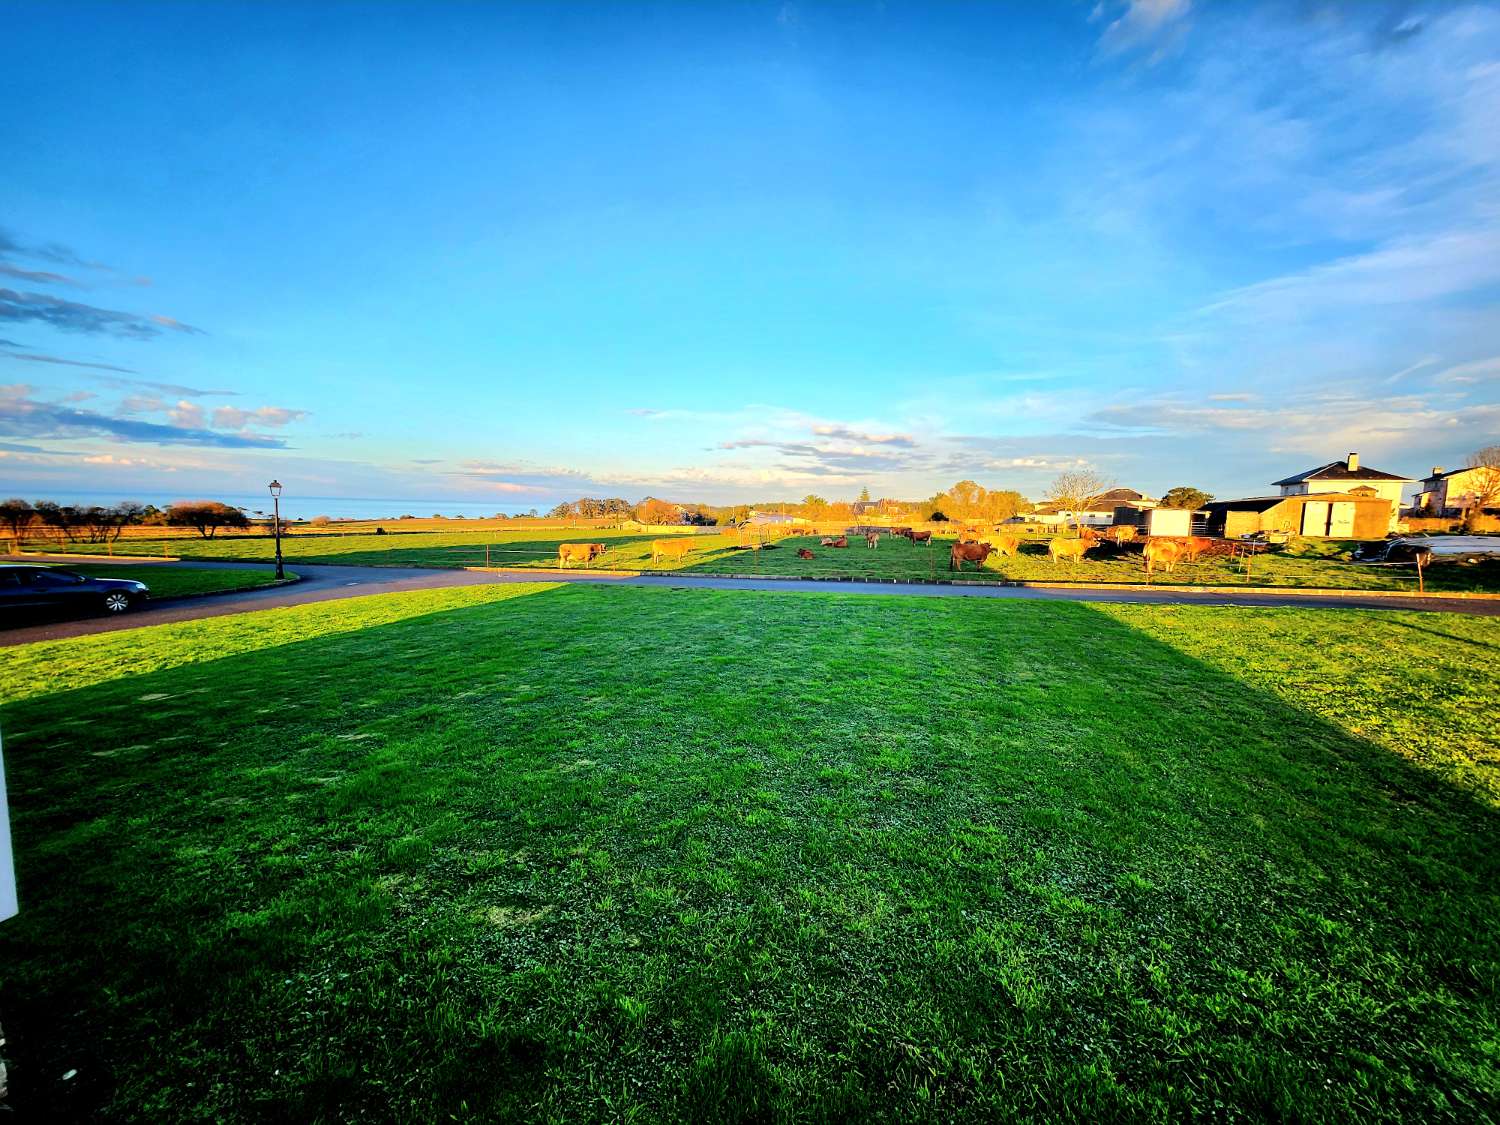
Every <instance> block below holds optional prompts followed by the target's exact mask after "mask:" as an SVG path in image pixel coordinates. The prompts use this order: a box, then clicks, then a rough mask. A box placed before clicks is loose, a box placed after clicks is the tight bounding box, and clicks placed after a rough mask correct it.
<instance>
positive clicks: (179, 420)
mask: <svg viewBox="0 0 1500 1125" xmlns="http://www.w3.org/2000/svg"><path fill="white" fill-rule="evenodd" d="M167 420H168V421H169V422H171V423H172V425H174V426H181V427H182V428H183V429H187V430H201V429H203V407H201V406H199V405H198V404H197V403H196V402H189V401H188V400H187V399H185V398H184V399H178V401H177V405H176V406H174V407H172V409H171V410H168V411H167Z"/></svg>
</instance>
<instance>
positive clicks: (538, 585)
mask: <svg viewBox="0 0 1500 1125" xmlns="http://www.w3.org/2000/svg"><path fill="white" fill-rule="evenodd" d="M550 588H551V584H549V583H544V582H520V583H506V584H503V585H502V584H496V585H494V586H458V587H453V588H451V589H446V590H421V591H415V592H412V593H404V594H372V595H369V596H367V597H361V598H343V599H338V600H336V601H327V602H313V603H311V604H308V605H299V606H284V607H279V608H275V609H265V610H256V611H254V612H251V613H242V614H233V615H230V616H225V617H214V618H208V619H205V620H201V621H179V622H173V623H170V624H166V625H147V626H143V627H141V628H138V629H130V630H127V631H125V632H120V633H97V634H93V635H91V636H83V637H71V638H67V639H64V640H56V641H38V642H36V643H34V644H28V645H15V646H11V647H8V648H3V649H0V702H13V701H15V700H18V699H27V698H30V697H32V696H35V695H45V694H48V693H52V692H58V691H71V690H74V689H76V688H81V687H88V686H90V685H92V684H97V683H101V682H104V681H106V680H112V679H118V678H120V677H122V676H139V675H144V674H146V673H148V672H155V671H159V670H161V669H163V668H175V667H178V666H180V665H183V664H199V663H203V662H205V661H210V660H220V659H223V658H225V657H228V656H235V655H239V654H243V653H249V652H255V651H258V650H260V649H266V648H274V647H277V646H279V645H287V644H292V643H294V642H297V641H304V640H308V639H311V638H315V637H325V636H328V635H330V634H335V633H351V632H358V631H360V630H362V629H369V628H372V627H375V626H379V625H386V624H390V623H391V622H394V621H403V620H406V619H408V618H412V617H420V616H422V615H423V614H429V613H442V612H444V611H446V610H450V609H461V608H463V607H465V606H475V605H484V604H487V603H490V602H500V601H505V600H506V599H508V598H519V597H525V596H527V595H528V594H535V593H539V592H540V591H543V590H547V589H550Z"/></svg>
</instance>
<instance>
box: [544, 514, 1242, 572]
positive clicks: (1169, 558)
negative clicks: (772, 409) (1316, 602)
mask: <svg viewBox="0 0 1500 1125" xmlns="http://www.w3.org/2000/svg"><path fill="white" fill-rule="evenodd" d="M853 530H854V531H855V532H856V534H855V536H854V537H855V538H856V539H860V538H862V539H863V540H864V542H865V546H866V547H868V548H870V549H871V550H874V549H875V548H877V547H879V546H880V541H881V538H882V537H890V538H894V539H905V540H907V541H909V542H910V543H912V544H913V545H915V544H918V543H927V544H929V545H930V544H931V543H932V532H931V531H918V530H915V529H914V528H910V527H890V528H880V529H873V528H855V529H853ZM1135 537H1136V529H1135V528H1133V527H1112V528H1108V529H1107V530H1106V531H1105V532H1103V533H1102V534H1101V533H1100V532H1098V531H1095V530H1093V529H1092V528H1082V529H1081V530H1080V531H1079V534H1078V536H1077V537H1064V536H1058V537H1056V538H1054V539H1051V540H1049V541H1048V543H1047V554H1048V557H1050V558H1051V560H1052V561H1053V562H1055V563H1060V562H1067V563H1078V562H1080V561H1082V560H1083V558H1084V556H1085V555H1087V554H1088V552H1089V551H1091V550H1093V549H1094V548H1095V547H1098V546H1100V545H1101V544H1104V543H1109V544H1111V545H1112V547H1113V549H1114V550H1115V551H1116V552H1119V551H1123V550H1126V549H1128V548H1127V544H1132V543H1133V541H1134V540H1135ZM849 539H850V536H849V534H847V533H846V534H841V535H824V536H822V537H821V539H820V545H821V546H823V547H826V548H829V549H830V550H840V549H843V548H846V547H848V546H849ZM741 540H742V544H741V545H742V546H743V545H745V540H744V536H743V534H742V535H741ZM1214 544H1215V541H1214V540H1212V539H1205V538H1203V537H1201V536H1196V535H1190V536H1182V537H1170V538H1169V537H1164V536H1155V537H1152V538H1149V539H1147V540H1146V541H1145V542H1144V543H1143V544H1142V545H1141V558H1142V560H1143V562H1144V563H1145V567H1146V576H1147V577H1148V578H1149V577H1150V576H1151V574H1152V573H1153V571H1156V570H1161V571H1165V572H1167V573H1170V572H1171V571H1172V570H1173V569H1174V568H1175V567H1176V566H1177V564H1178V563H1179V562H1196V561H1197V560H1198V558H1199V556H1201V555H1202V554H1204V553H1205V552H1207V551H1210V550H1212V549H1213V548H1214ZM697 546H698V542H697V541H696V540H694V539H653V540H652V541H651V561H652V562H655V561H656V560H657V559H663V558H665V559H680V558H683V557H684V556H686V555H688V554H689V553H690V552H692V551H693V550H695V549H696V548H697ZM758 546H759V547H760V548H761V549H769V548H771V547H774V546H775V544H774V543H766V542H760V543H758ZM1020 550H1021V537H1020V536H1019V535H1016V534H1014V533H1012V532H1007V531H1005V530H1003V529H1001V528H996V529H995V530H994V531H993V532H992V533H981V532H979V531H976V530H974V529H965V530H964V531H961V532H960V533H959V536H958V540H957V542H955V543H954V544H953V546H952V547H951V548H950V549H949V551H948V569H949V570H950V571H961V570H963V568H964V563H973V564H974V567H975V569H976V570H977V569H980V568H982V567H983V566H984V564H985V561H986V560H987V559H988V558H989V557H990V556H991V555H997V556H999V557H1001V558H1006V557H1012V556H1015V555H1017V554H1018V553H1019V552H1020ZM604 551H605V545H604V544H603V543H559V544H558V547H557V564H558V566H559V567H562V568H567V567H569V566H572V565H576V564H579V563H581V564H582V565H583V566H585V567H587V566H589V565H590V564H592V563H593V561H594V560H595V559H597V558H598V557H599V556H600V555H602V554H604ZM797 557H798V558H799V559H813V558H816V557H817V556H816V554H814V552H813V551H812V550H811V549H810V548H807V547H800V548H798V550H797Z"/></svg>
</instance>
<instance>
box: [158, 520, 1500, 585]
mask: <svg viewBox="0 0 1500 1125" xmlns="http://www.w3.org/2000/svg"><path fill="white" fill-rule="evenodd" d="M668 537H669V538H678V537H680V536H678V535H676V533H673V534H672V535H670V536H668ZM655 538H658V537H657V536H654V535H650V534H641V533H639V532H626V531H597V530H594V531H576V532H564V531H561V530H557V531H552V530H548V531H535V530H533V531H518V532H483V531H479V532H465V533H447V532H429V533H423V532H416V533H408V534H401V535H342V536H341V535H321V536H315V535H297V536H290V537H288V538H287V539H285V540H283V552H284V554H285V556H286V558H287V559H289V560H297V561H303V562H310V563H320V562H321V563H346V564H351V565H364V566H431V567H459V566H484V565H486V564H487V563H488V564H490V565H494V566H505V567H528V568H530V567H537V568H541V569H548V570H550V569H555V568H556V566H557V545H558V543H560V542H568V543H582V542H589V541H594V542H602V543H604V544H605V546H606V548H607V550H606V551H605V553H604V555H603V556H602V557H601V558H599V559H597V560H596V561H595V562H594V564H593V565H594V566H595V567H597V568H602V569H606V570H635V569H642V568H645V569H655V570H684V571H687V572H690V573H691V572H693V571H702V572H712V573H725V574H752V575H753V574H787V575H812V576H818V577H827V576H845V575H848V576H857V577H865V578H885V579H923V578H948V577H957V576H956V575H950V573H949V571H948V548H949V547H950V546H951V545H952V542H951V540H945V539H938V540H935V541H934V542H933V544H932V545H931V546H930V547H929V546H917V545H913V544H911V543H909V542H907V541H906V540H904V539H890V538H887V539H884V540H882V542H881V544H880V546H879V547H878V548H877V549H875V550H870V549H869V548H867V547H866V546H865V545H864V541H863V540H853V541H851V546H849V547H848V548H846V549H843V550H838V549H832V548H824V547H821V546H820V545H819V541H818V539H816V538H795V539H786V540H783V541H782V542H781V543H780V545H778V546H777V547H775V548H774V549H772V550H767V551H748V550H738V549H736V543H737V540H736V538H735V536H734V535H732V534H728V535H722V534H713V535H704V536H699V537H697V539H696V542H697V543H698V547H697V549H696V550H695V551H694V552H693V553H692V554H690V555H688V556H686V557H685V558H682V559H658V560H656V561H652V559H651V542H652V540H653V539H655ZM1353 546H1354V544H1353V543H1351V542H1347V541H1342V540H1326V541H1320V540H1307V541H1304V542H1302V543H1301V544H1300V545H1298V546H1296V547H1294V548H1292V549H1290V550H1286V551H1274V552H1271V553H1268V554H1266V555H1264V556H1261V557H1260V558H1257V559H1255V560H1254V562H1253V563H1252V565H1251V570H1250V573H1249V574H1248V575H1247V574H1246V573H1245V571H1244V570H1243V568H1242V566H1241V564H1240V563H1238V562H1236V561H1234V560H1231V559H1228V558H1224V557H1204V558H1202V559H1200V560H1199V561H1198V562H1197V563H1192V564H1188V563H1184V564H1182V565H1180V566H1178V567H1177V568H1176V570H1175V571H1174V572H1173V573H1171V574H1161V573H1160V572H1158V573H1157V574H1156V575H1155V576H1154V577H1153V581H1154V582H1156V583H1160V584H1177V585H1182V584H1186V585H1208V586H1244V585H1256V586H1261V585H1266V586H1304V587H1330V588H1336V589H1360V590H1410V591H1413V592H1415V590H1416V574H1415V572H1414V571H1412V570H1410V569H1408V568H1390V567H1372V566H1360V565H1355V564H1351V563H1349V562H1347V561H1345V558H1344V556H1346V555H1347V553H1348V552H1349V550H1350V549H1351V548H1352V547H1353ZM798 547H807V548H809V549H811V550H812V551H813V552H814V554H815V556H816V557H815V558H813V559H812V560H804V559H799V558H797V548H798ZM486 548H488V551H486ZM132 549H134V550H137V551H140V552H141V553H143V554H158V553H160V552H161V551H162V549H163V545H162V543H161V542H160V541H150V542H134V543H132ZM169 549H170V550H171V551H172V553H173V554H175V555H179V556H181V557H184V558H195V559H196V558H203V559H215V558H218V559H255V560H266V559H270V558H271V557H272V550H273V546H272V541H271V540H270V539H264V538H250V537H243V536H241V537H230V538H225V539H177V540H173V541H172V542H171V543H170V545H169ZM965 575H966V576H967V577H968V578H970V579H976V578H977V579H985V580H992V581H993V580H1001V579H1018V580H1027V581H1043V582H1059V581H1061V582H1143V581H1145V578H1146V575H1145V570H1144V567H1143V565H1142V562H1141V557H1140V555H1138V554H1135V553H1125V554H1116V553H1113V552H1111V551H1110V550H1109V549H1108V548H1103V547H1101V548H1096V549H1095V550H1094V551H1093V552H1091V553H1090V554H1089V555H1088V556H1087V557H1086V558H1085V560H1084V561H1083V562H1081V563H1076V564H1072V563H1054V562H1053V561H1052V560H1051V559H1050V558H1049V557H1048V555H1047V548H1046V542H1045V540H1036V541H1033V542H1028V543H1026V544H1024V545H1023V547H1022V550H1021V553H1020V555H1019V556H1017V557H1013V558H1004V559H1002V558H999V557H998V556H995V557H991V558H990V560H989V561H988V562H987V563H986V565H985V566H984V568H982V569H981V570H979V571H977V572H976V571H975V570H974V568H973V567H972V565H970V566H969V567H968V568H967V569H966V571H965ZM1427 586H1428V588H1429V589H1432V590H1491V591H1500V562H1490V563H1485V564H1482V565H1479V566H1472V567H1465V566H1436V567H1433V568H1431V569H1430V570H1429V571H1428V574H1427Z"/></svg>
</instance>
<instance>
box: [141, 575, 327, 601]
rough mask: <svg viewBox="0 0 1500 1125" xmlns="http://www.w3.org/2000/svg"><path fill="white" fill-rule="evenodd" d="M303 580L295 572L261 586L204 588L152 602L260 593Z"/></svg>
mask: <svg viewBox="0 0 1500 1125" xmlns="http://www.w3.org/2000/svg"><path fill="white" fill-rule="evenodd" d="M303 580H304V576H303V575H301V574H294V575H292V576H291V577H290V578H275V579H272V580H271V581H270V582H263V583H261V584H260V585H259V586H240V587H238V588H236V589H233V590H204V591H202V592H201V593H197V594H173V595H172V596H171V597H169V598H152V599H151V604H152V605H176V604H177V603H178V602H191V601H197V600H198V599H199V598H222V597H225V596H226V595H229V594H258V593H259V592H260V591H262V590H279V589H281V588H282V587H283V586H295V585H297V583H299V582H301V581H303Z"/></svg>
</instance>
